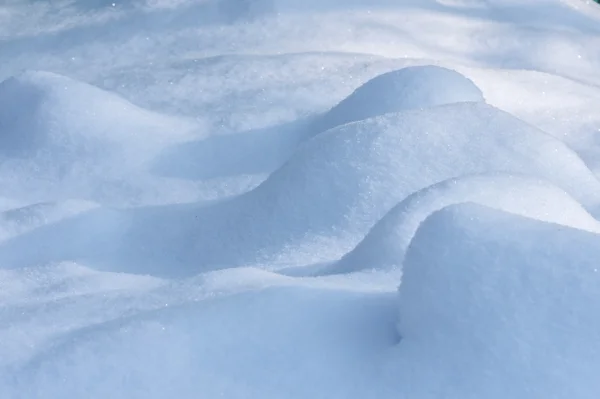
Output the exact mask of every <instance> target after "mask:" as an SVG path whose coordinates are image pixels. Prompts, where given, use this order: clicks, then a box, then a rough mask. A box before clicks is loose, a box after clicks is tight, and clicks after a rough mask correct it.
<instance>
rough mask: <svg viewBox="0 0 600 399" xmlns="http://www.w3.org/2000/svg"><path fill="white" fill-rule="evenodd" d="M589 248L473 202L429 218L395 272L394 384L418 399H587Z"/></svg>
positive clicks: (594, 352) (590, 242) (597, 325)
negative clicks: (401, 269)
mask: <svg viewBox="0 0 600 399" xmlns="http://www.w3.org/2000/svg"><path fill="white" fill-rule="evenodd" d="M599 244H600V236H598V235H596V234H591V233H587V232H583V231H580V230H574V229H570V228H565V227H561V226H557V225H553V224H547V223H543V222H539V221H533V220H531V219H525V218H523V217H519V216H516V215H510V214H507V213H503V212H500V211H495V210H491V209H489V208H484V207H481V206H476V205H473V204H466V205H457V206H452V207H449V208H445V209H444V210H442V211H439V212H437V213H435V214H433V215H432V216H431V217H429V218H428V219H427V220H426V221H425V222H424V223H423V225H422V226H421V227H420V228H419V231H418V232H417V234H416V236H415V238H414V240H413V242H412V244H411V246H410V248H409V250H408V253H407V256H406V261H405V265H404V275H403V278H402V284H401V286H400V298H399V305H400V308H399V327H398V328H399V331H400V333H401V335H402V341H401V342H400V344H399V346H398V347H397V349H396V350H395V353H394V355H393V356H394V362H397V363H395V364H394V366H393V367H392V369H393V370H394V371H393V373H395V375H394V378H395V379H396V383H397V387H398V388H399V389H403V388H404V389H407V390H408V391H410V395H411V396H412V397H418V398H441V397H444V398H448V397H450V398H454V397H462V398H464V397H485V398H490V399H495V398H498V399H500V398H507V397H510V398H531V397H554V398H565V399H567V398H574V397H577V398H590V399H591V398H594V397H595V395H596V392H598V390H599V389H600V382H599V381H598V379H596V378H595V377H594V376H595V375H596V373H597V368H598V356H600V346H599V345H598V343H599V342H600V322H599V321H598V318H597V317H596V315H597V314H598V312H599V311H600V300H599V297H598V295H599V292H600V274H599V272H598V262H597V260H598V255H600V254H599V253H598V248H600V246H599ZM415 381H423V382H426V383H418V384H415V383H414V382H415ZM402 387H403V388H402ZM408 387H410V388H408Z"/></svg>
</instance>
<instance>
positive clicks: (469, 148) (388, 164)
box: [197, 103, 600, 260]
mask: <svg viewBox="0 0 600 399" xmlns="http://www.w3.org/2000/svg"><path fill="white" fill-rule="evenodd" d="M489 172H508V173H517V174H523V175H528V176H535V177H537V178H542V179H546V180H548V181H550V182H552V183H554V184H555V185H557V186H558V187H560V188H562V189H564V190H565V191H567V192H568V193H569V194H570V195H572V196H573V197H574V198H575V199H576V200H578V201H579V202H581V203H582V204H583V205H584V207H586V208H593V207H595V206H597V204H598V203H599V202H600V183H599V182H598V181H597V180H596V178H595V177H594V175H593V174H592V172H591V171H590V170H589V169H588V168H587V167H586V166H585V164H584V163H583V162H582V160H581V159H580V158H579V157H578V156H577V155H576V154H575V153H574V152H573V151H572V150H571V149H570V148H568V147H567V146H566V145H565V144H563V143H562V142H560V141H558V140H556V139H554V138H552V137H550V136H548V135H546V134H544V133H543V132H541V131H540V130H538V129H535V128H533V127H531V126H529V125H527V124H525V123H524V122H522V121H520V120H519V119H516V118H514V117H513V116H511V115H509V114H507V113H505V112H503V111H500V110H498V109H496V108H494V107H492V106H489V105H487V104H484V103H462V104H453V105H447V106H441V107H435V108H429V109H426V110H418V111H407V112H403V113H395V114H387V115H385V116H382V117H378V118H372V119H368V120H365V121H362V122H357V123H353V124H348V125H344V126H341V127H339V128H336V129H332V130H330V131H328V132H326V133H324V134H321V135H319V136H316V137H315V138H313V139H312V140H310V141H309V142H307V143H306V145H304V146H302V147H301V148H300V149H299V150H298V151H297V152H296V153H295V154H294V156H293V157H292V158H291V159H290V160H289V161H288V162H287V163H286V164H285V165H284V166H283V167H281V168H280V169H278V170H277V171H276V172H274V173H273V174H272V175H271V176H270V177H269V179H267V180H266V181H265V182H264V183H263V184H261V185H260V186H259V187H257V188H256V189H255V190H253V191H252V192H250V193H249V194H247V195H245V196H243V197H241V198H239V200H238V201H236V203H237V204H236V207H237V208H238V210H237V211H236V212H237V213H235V212H233V211H232V214H234V213H235V218H234V219H232V220H230V221H228V222H227V223H226V226H229V227H230V226H233V225H235V226H236V227H235V235H232V234H231V229H230V230H228V231H229V236H228V237H229V239H228V240H227V241H226V242H225V241H223V240H222V239H220V238H219V239H215V240H213V239H212V237H209V239H206V238H207V236H203V237H204V239H203V240H201V241H200V242H199V243H198V244H197V246H198V248H199V250H198V251H197V252H198V256H200V257H201V258H202V256H203V255H202V254H203V253H204V254H208V253H210V252H214V250H215V249H216V248H219V247H223V245H231V247H235V248H236V250H235V251H234V252H233V253H236V252H237V251H243V250H244V249H246V248H247V249H249V251H250V253H246V254H245V256H252V254H256V253H257V252H258V249H259V248H261V250H262V251H263V252H265V251H269V250H274V251H276V250H277V249H275V248H278V249H281V248H282V247H283V246H286V245H287V246H290V245H291V246H292V247H294V246H296V247H297V246H298V245H300V244H299V243H300V242H302V241H306V242H308V241H310V240H313V242H311V245H314V244H315V242H314V239H315V237H319V238H323V239H324V240H326V241H327V242H326V243H325V244H324V247H323V248H322V250H323V252H322V253H329V254H331V255H333V254H334V253H335V254H337V255H338V256H341V255H342V254H343V253H345V251H348V250H350V249H351V248H353V247H354V246H355V245H356V244H357V243H358V241H360V240H361V239H362V238H363V237H364V235H365V234H366V233H367V232H368V230H369V229H370V228H371V227H372V226H373V225H374V224H375V222H377V221H378V220H380V219H381V218H382V217H383V216H384V215H385V214H386V213H387V212H388V211H389V210H390V209H391V208H392V207H393V206H395V205H396V204H397V203H398V202H400V201H402V200H403V199H404V198H406V197H407V196H408V195H410V194H412V193H414V192H416V191H418V190H420V189H422V188H425V187H427V186H429V185H432V184H435V183H438V182H441V181H443V180H446V179H451V178H455V177H460V176H464V175H471V174H479V173H489ZM257 223H259V224H257ZM259 226H260V231H257V229H258V228H259ZM223 228H226V227H223ZM222 234H223V233H219V236H221V235H222ZM208 236H210V234H209V235H208ZM340 238H342V239H341V240H339V241H340V242H342V241H343V247H336V246H335V245H333V244H334V243H335V242H337V241H338V239H340ZM236 240H238V241H236ZM253 240H254V241H253ZM236 242H237V243H236ZM348 246H350V247H348ZM231 247H229V248H231ZM340 251H342V252H340ZM219 252H220V253H224V252H227V251H226V250H219ZM245 259H246V260H247V259H249V258H247V257H245ZM330 259H334V258H330Z"/></svg>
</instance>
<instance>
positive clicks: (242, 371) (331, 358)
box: [4, 272, 397, 399]
mask: <svg viewBox="0 0 600 399" xmlns="http://www.w3.org/2000/svg"><path fill="white" fill-rule="evenodd" d="M229 274H232V273H229ZM236 274H239V273H235V272H234V273H233V274H232V275H231V276H230V278H236ZM240 277H241V278H244V277H245V276H244V275H243V274H242V275H238V276H237V278H240ZM199 284H202V283H199ZM176 290H179V294H178V295H177V296H181V297H185V296H186V295H189V289H188V288H186V287H173V288H171V289H169V291H168V293H169V295H170V296H166V297H165V296H164V293H165V292H164V291H163V292H162V295H161V292H160V291H152V292H151V295H153V296H155V297H158V298H166V299H167V300H170V301H173V296H175V295H174V294H175V292H176ZM202 299H203V300H202V301H199V302H197V303H187V304H183V305H179V306H178V305H174V306H170V307H163V308H158V309H155V310H149V311H142V312H140V313H138V314H137V315H136V316H128V315H127V313H125V314H123V315H122V316H121V317H118V318H116V319H114V320H113V321H108V322H106V323H100V324H99V325H96V326H93V327H91V328H85V329H81V330H75V331H73V332H71V333H70V334H68V335H67V336H66V337H65V338H64V339H62V340H60V341H58V342H55V343H54V344H53V345H51V346H50V347H49V348H48V350H46V351H41V352H40V353H39V355H38V356H36V357H34V358H33V359H31V360H30V361H28V362H26V363H25V364H24V365H22V367H20V370H19V373H18V374H17V378H15V379H14V380H13V384H12V385H10V387H11V390H10V391H8V392H7V391H5V392H4V393H5V394H7V395H9V396H11V395H14V396H11V397H14V398H28V399H36V398H40V399H41V398H48V397H81V396H82V395H83V396H85V397H88V398H104V397H107V396H110V397H111V398H123V399H125V398H165V397H168V396H173V397H176V398H190V399H191V398H194V397H197V396H198V394H199V393H201V396H202V397H219V396H222V397H226V398H232V399H233V398H240V399H241V398H248V397H264V396H265V395H267V397H273V398H298V399H303V398H307V397H311V398H324V397H328V398H348V397H369V396H370V394H372V393H373V392H374V391H376V390H377V389H378V388H377V387H376V386H373V385H371V383H372V381H371V378H372V377H371V374H370V373H369V374H367V373H365V371H366V370H368V369H365V364H367V363H368V362H370V361H371V359H372V354H373V353H375V352H379V351H381V350H384V349H386V348H387V347H389V346H390V345H392V344H393V343H394V342H396V339H397V337H396V333H395V329H394V320H395V318H396V303H395V300H394V296H391V295H388V294H384V295H382V294H379V295H378V294H365V293H358V292H346V291H342V290H334V289H314V288H307V287H298V286H296V287H293V286H292V287H273V288H268V289H263V290H258V291H254V292H253V291H249V292H244V293H238V294H234V295H225V296H223V295H218V296H213V297H212V298H202ZM258 365H260V366H258ZM124 376H126V377H124ZM274 376H277V378H274ZM65 379H66V380H67V381H68V383H57V381H64V380H65ZM349 381H352V383H349Z"/></svg>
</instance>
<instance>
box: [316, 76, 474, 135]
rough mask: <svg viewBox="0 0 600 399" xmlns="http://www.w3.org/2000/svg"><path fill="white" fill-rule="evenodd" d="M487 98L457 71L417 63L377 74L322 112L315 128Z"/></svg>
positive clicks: (325, 127) (324, 128)
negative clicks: (323, 113)
mask: <svg viewBox="0 0 600 399" xmlns="http://www.w3.org/2000/svg"><path fill="white" fill-rule="evenodd" d="M478 101H484V99H483V94H482V93H481V90H479V88H478V87H477V86H475V84H474V83H473V82H471V81H470V80H469V79H467V78H465V77H464V76H462V75H461V74H459V73H458V72H456V71H453V70H450V69H447V68H441V67H438V66H434V65H425V66H414V67H407V68H404V69H400V70H397V71H392V72H388V73H385V74H383V75H380V76H376V77H375V78H373V79H371V80H370V81H368V82H367V83H365V84H364V85H362V86H361V87H359V88H358V89H356V90H355V91H354V92H353V93H352V94H351V95H350V96H348V97H347V98H345V99H344V100H343V101H342V102H340V103H339V104H338V105H336V106H335V107H333V108H332V109H331V110H330V111H328V112H327V113H326V114H325V115H323V116H322V117H321V118H320V119H319V120H318V121H317V123H316V124H315V126H313V127H312V128H313V129H315V130H316V131H325V130H328V129H331V128H333V127H336V126H340V125H344V124H346V123H349V122H356V121H359V120H361V119H367V118H372V117H375V116H380V115H383V114H387V113H390V112H400V111H406V110H410V109H419V108H428V107H434V106H437V105H444V104H452V103H459V102H478Z"/></svg>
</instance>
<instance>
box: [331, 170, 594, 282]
mask: <svg viewBox="0 0 600 399" xmlns="http://www.w3.org/2000/svg"><path fill="white" fill-rule="evenodd" d="M464 202H472V203H477V204H481V205H485V206H488V207H490V208H493V209H498V210H502V211H504V212H509V213H512V214H515V215H520V216H524V217H528V218H531V219H536V220H540V221H544V222H549V223H556V224H560V225H564V226H569V227H573V228H577V229H581V230H587V231H590V232H595V233H600V222H598V221H597V220H596V219H594V218H593V217H592V216H591V215H590V214H589V213H588V212H587V211H586V210H585V209H583V207H582V206H581V205H580V204H579V203H578V202H577V201H575V200H574V199H573V198H572V197H571V196H569V195H568V194H567V193H565V192H564V191H563V190H561V189H559V188H557V187H555V186H553V185H551V184H549V183H547V182H545V181H540V180H537V179H532V178H525V177H522V176H511V175H504V174H491V175H481V176H467V177H462V178H457V179H450V180H446V181H443V182H441V183H438V184H434V185H433V186H429V187H427V188H424V189H423V190H420V191H417V192H416V193H414V194H412V195H410V196H409V197H407V198H406V199H405V200H404V201H402V202H400V203H399V204H398V205H396V206H395V207H394V208H392V210H390V211H389V212H388V213H387V214H386V215H385V216H384V217H383V219H381V220H380V221H379V222H378V223H377V224H376V225H375V226H374V227H373V228H372V229H371V231H370V232H369V234H368V235H367V236H366V237H365V239H364V240H363V241H361V242H360V244H359V245H358V246H357V247H356V248H355V249H354V250H353V251H352V252H350V253H348V254H347V255H345V256H344V257H343V258H342V259H341V260H340V262H338V263H337V264H334V265H333V266H332V267H330V268H329V270H328V272H334V273H345V272H351V271H355V270H360V269H372V268H387V267H393V266H401V265H402V261H403V259H404V255H405V252H406V249H407V248H408V246H409V244H410V241H411V240H412V238H413V236H414V234H415V232H416V231H417V229H418V227H419V225H420V224H421V222H422V221H423V220H425V219H426V218H427V217H428V216H429V215H431V214H432V213H433V212H435V211H438V210H440V209H442V208H445V207H447V206H449V205H453V204H459V203H464Z"/></svg>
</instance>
